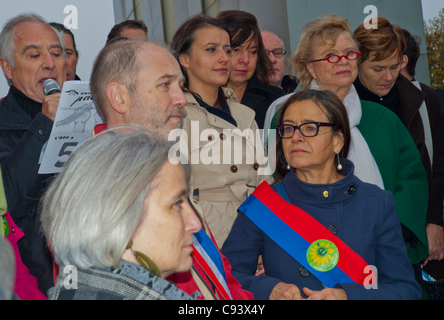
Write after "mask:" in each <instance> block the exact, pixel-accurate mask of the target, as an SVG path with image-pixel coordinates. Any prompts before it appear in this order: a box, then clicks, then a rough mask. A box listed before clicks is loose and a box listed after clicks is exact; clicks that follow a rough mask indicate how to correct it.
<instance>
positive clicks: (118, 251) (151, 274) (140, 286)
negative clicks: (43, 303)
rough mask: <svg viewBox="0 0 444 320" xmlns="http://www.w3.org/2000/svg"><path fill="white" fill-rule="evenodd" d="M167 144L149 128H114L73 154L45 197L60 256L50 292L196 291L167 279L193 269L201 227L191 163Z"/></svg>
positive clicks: (45, 214)
mask: <svg viewBox="0 0 444 320" xmlns="http://www.w3.org/2000/svg"><path fill="white" fill-rule="evenodd" d="M168 150H169V145H167V144H164V143H163V142H159V141H157V140H155V139H153V138H152V137H151V136H150V135H149V134H147V133H146V132H143V131H142V130H138V129H115V130H113V132H109V131H108V132H105V133H104V134H102V135H99V136H97V137H95V138H92V139H90V140H88V141H86V142H85V143H84V144H82V145H81V146H80V147H79V148H78V149H77V150H75V152H74V153H73V154H72V155H71V157H70V158H69V160H68V162H67V164H66V168H65V170H64V172H63V173H61V174H60V175H59V176H58V177H57V178H56V179H55V180H54V181H53V182H52V184H51V186H50V188H49V189H48V191H47V193H46V194H45V196H44V200H43V210H42V223H43V230H44V233H45V235H46V238H47V239H48V243H49V246H50V247H51V249H52V251H53V253H54V255H55V256H56V257H57V259H58V261H59V263H60V274H59V276H58V278H57V281H56V285H55V287H54V288H52V289H50V290H49V292H48V293H49V298H50V299H54V300H107V299H110V300H119V299H124V300H128V299H138V300H141V299H142V300H164V299H171V300H180V299H195V298H196V294H195V295H193V296H189V295H187V294H186V293H184V292H183V291H181V290H180V289H179V288H177V286H176V285H175V284H173V283H171V282H168V281H166V280H164V279H165V278H166V277H168V276H169V275H171V274H173V273H176V272H185V271H188V270H189V269H190V268H191V265H192V258H191V252H192V250H193V247H192V245H193V233H196V232H198V231H199V230H200V228H201V223H200V221H199V219H198V217H197V215H196V214H195V213H194V211H193V209H192V208H191V206H190V205H189V202H188V198H187V184H188V183H187V180H188V177H189V169H188V168H187V167H184V166H182V165H181V164H178V165H173V164H171V163H170V162H169V161H168ZM148 257H149V258H148ZM66 267H68V268H67V269H66V270H65V268H66ZM73 267H75V268H73ZM73 270H74V272H73ZM74 289H75V290H74Z"/></svg>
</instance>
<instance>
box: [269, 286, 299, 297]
mask: <svg viewBox="0 0 444 320" xmlns="http://www.w3.org/2000/svg"><path fill="white" fill-rule="evenodd" d="M270 300H302V296H301V291H300V290H299V288H298V287H296V286H295V285H294V284H289V283H284V282H279V283H278V284H277V285H276V286H275V287H274V288H273V291H271V294H270Z"/></svg>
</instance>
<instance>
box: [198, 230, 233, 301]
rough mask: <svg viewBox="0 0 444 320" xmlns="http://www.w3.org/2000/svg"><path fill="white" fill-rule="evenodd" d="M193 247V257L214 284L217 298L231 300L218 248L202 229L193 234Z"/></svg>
mask: <svg viewBox="0 0 444 320" xmlns="http://www.w3.org/2000/svg"><path fill="white" fill-rule="evenodd" d="M193 247H194V251H193V256H194V258H195V259H196V261H197V262H198V263H199V265H200V267H201V268H202V269H203V270H204V272H205V273H206V274H207V275H208V277H209V278H210V279H211V281H212V282H213V283H214V285H215V286H216V290H217V291H218V293H219V298H223V299H224V300H233V298H232V297H231V293H230V289H229V288H228V284H227V277H226V275H225V271H224V267H223V262H222V257H221V255H220V252H219V249H218V248H217V247H216V246H215V244H214V243H213V241H211V239H210V237H209V236H208V235H207V234H206V233H205V231H204V230H203V229H202V230H200V231H199V232H198V233H195V234H194V243H193Z"/></svg>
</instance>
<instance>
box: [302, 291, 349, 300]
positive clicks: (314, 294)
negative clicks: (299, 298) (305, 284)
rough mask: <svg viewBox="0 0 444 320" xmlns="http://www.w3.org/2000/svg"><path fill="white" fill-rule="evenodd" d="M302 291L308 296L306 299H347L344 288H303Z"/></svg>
mask: <svg viewBox="0 0 444 320" xmlns="http://www.w3.org/2000/svg"><path fill="white" fill-rule="evenodd" d="M303 291H304V293H305V295H306V296H307V297H308V298H307V300H347V294H346V293H345V291H344V289H324V290H321V291H313V290H310V289H308V288H304V290H303Z"/></svg>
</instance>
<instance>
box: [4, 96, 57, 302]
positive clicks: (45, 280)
mask: <svg viewBox="0 0 444 320" xmlns="http://www.w3.org/2000/svg"><path fill="white" fill-rule="evenodd" d="M52 125H53V121H52V120H51V119H49V118H48V117H46V116H45V115H43V114H42V113H39V114H38V115H37V116H36V117H35V118H34V119H32V118H31V116H29V115H28V114H27V113H26V112H25V111H24V110H23V109H22V107H20V105H19V103H18V102H17V100H16V99H15V98H14V96H13V94H12V93H11V91H10V92H9V93H8V95H7V96H6V98H5V99H4V100H3V101H1V102H0V164H1V168H2V176H3V183H4V187H5V195H6V200H7V203H8V210H9V212H10V214H11V217H12V218H13V220H14V221H15V223H16V224H17V226H18V227H19V228H20V229H21V230H22V231H23V232H24V233H25V237H24V238H23V239H22V240H20V241H19V242H18V248H19V250H20V255H21V257H22V260H23V263H24V264H25V265H26V266H27V267H28V269H29V272H30V273H31V274H32V275H33V276H34V277H36V278H37V281H38V283H39V290H40V291H41V292H42V293H44V294H46V293H47V290H48V289H49V288H51V287H52V286H54V280H53V271H52V267H53V266H52V256H51V253H50V251H49V249H48V247H47V245H46V241H45V239H44V236H43V233H42V231H41V222H40V210H39V204H40V199H41V197H42V195H43V192H44V190H45V189H46V186H47V183H48V182H49V181H50V178H51V177H52V175H39V174H38V170H39V167H40V165H39V159H40V155H41V152H42V148H43V146H44V144H45V143H46V142H47V141H48V139H49V136H50V134H51V130H52Z"/></svg>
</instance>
